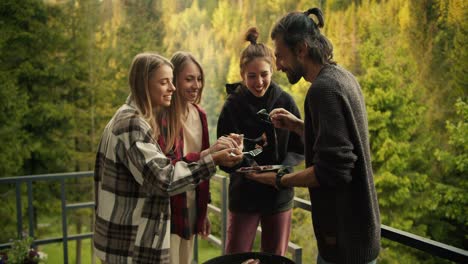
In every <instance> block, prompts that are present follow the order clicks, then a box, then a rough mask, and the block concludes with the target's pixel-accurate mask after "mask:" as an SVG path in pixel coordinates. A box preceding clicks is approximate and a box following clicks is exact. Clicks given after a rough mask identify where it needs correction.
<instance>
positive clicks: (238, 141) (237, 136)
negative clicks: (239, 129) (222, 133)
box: [228, 133, 244, 151]
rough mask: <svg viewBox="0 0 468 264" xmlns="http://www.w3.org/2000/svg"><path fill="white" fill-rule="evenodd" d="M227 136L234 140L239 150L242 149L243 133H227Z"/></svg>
mask: <svg viewBox="0 0 468 264" xmlns="http://www.w3.org/2000/svg"><path fill="white" fill-rule="evenodd" d="M228 137H229V138H231V139H233V140H234V141H235V142H236V144H237V148H238V149H239V150H240V151H243V150H244V134H236V133H229V135H228Z"/></svg>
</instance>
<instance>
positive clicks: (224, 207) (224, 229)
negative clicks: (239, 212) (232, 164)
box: [221, 177, 228, 255]
mask: <svg viewBox="0 0 468 264" xmlns="http://www.w3.org/2000/svg"><path fill="white" fill-rule="evenodd" d="M221 188H222V194H223V196H222V199H221V208H222V209H221V221H222V223H221V254H223V255H224V254H225V253H226V250H225V249H226V236H227V214H228V213H227V211H228V199H227V196H228V186H227V177H222V178H221Z"/></svg>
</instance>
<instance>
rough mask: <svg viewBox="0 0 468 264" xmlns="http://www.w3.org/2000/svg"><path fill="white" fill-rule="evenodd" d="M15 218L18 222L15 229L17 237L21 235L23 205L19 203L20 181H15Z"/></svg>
mask: <svg viewBox="0 0 468 264" xmlns="http://www.w3.org/2000/svg"><path fill="white" fill-rule="evenodd" d="M16 219H18V223H17V225H16V229H17V231H18V238H22V237H23V234H22V233H23V206H22V204H21V182H19V181H18V182H16Z"/></svg>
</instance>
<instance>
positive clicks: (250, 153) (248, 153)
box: [242, 148, 263, 157]
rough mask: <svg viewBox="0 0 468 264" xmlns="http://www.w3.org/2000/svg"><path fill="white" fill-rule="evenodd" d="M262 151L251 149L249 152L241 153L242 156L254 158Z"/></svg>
mask: <svg viewBox="0 0 468 264" xmlns="http://www.w3.org/2000/svg"><path fill="white" fill-rule="evenodd" d="M262 151H263V149H261V148H256V149H253V150H251V151H245V152H242V154H244V155H250V156H252V157H255V156H257V155H258V154H260V153H262Z"/></svg>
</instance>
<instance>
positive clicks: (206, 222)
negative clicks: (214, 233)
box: [198, 214, 211, 239]
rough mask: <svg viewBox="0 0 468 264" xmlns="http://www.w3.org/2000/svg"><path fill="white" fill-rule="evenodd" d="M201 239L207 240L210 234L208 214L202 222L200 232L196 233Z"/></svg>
mask: <svg viewBox="0 0 468 264" xmlns="http://www.w3.org/2000/svg"><path fill="white" fill-rule="evenodd" d="M198 234H199V235H200V236H201V237H202V238H203V239H207V238H208V236H209V235H210V234H211V222H210V219H208V214H207V215H206V217H205V220H203V226H202V230H200V232H199V233H198Z"/></svg>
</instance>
